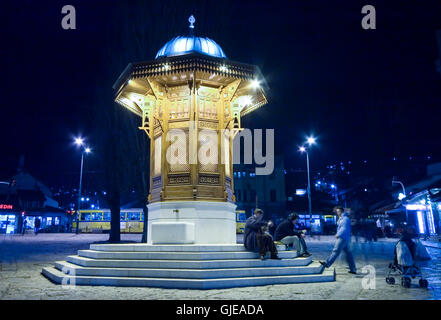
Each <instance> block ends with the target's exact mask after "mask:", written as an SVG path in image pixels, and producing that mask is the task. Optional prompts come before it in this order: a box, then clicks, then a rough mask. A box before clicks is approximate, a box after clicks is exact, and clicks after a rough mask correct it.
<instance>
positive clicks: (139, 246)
mask: <svg viewBox="0 0 441 320" xmlns="http://www.w3.org/2000/svg"><path fill="white" fill-rule="evenodd" d="M90 249H91V250H96V251H118V252H125V251H130V252H134V251H135V252H138V251H146V252H158V251H165V252H170V251H171V252H219V251H235V252H237V251H246V249H245V247H244V246H243V244H204V245H194V244H180V245H161V244H155V245H151V244H145V243H129V244H107V243H106V244H91V245H90ZM277 249H278V250H280V251H284V250H285V246H277Z"/></svg>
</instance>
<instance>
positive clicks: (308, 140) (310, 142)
mask: <svg viewBox="0 0 441 320" xmlns="http://www.w3.org/2000/svg"><path fill="white" fill-rule="evenodd" d="M306 143H307V144H308V145H309V146H312V145H314V144H316V138H314V137H312V136H311V137H307V138H306ZM299 151H300V152H302V153H303V152H305V153H306V168H307V172H308V205H309V224H310V228H311V229H312V206H311V177H310V174H309V153H308V149H306V147H305V146H301V147H300V148H299ZM311 236H312V233H311Z"/></svg>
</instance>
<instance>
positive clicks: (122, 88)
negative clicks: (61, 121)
mask: <svg viewBox="0 0 441 320" xmlns="http://www.w3.org/2000/svg"><path fill="white" fill-rule="evenodd" d="M183 73H187V74H188V75H189V76H190V77H193V76H194V75H196V74H198V75H199V76H201V75H205V76H207V77H208V76H212V77H214V76H221V77H224V78H227V79H230V80H228V81H235V80H244V81H243V82H242V85H243V86H246V85H247V83H248V84H249V83H250V82H251V81H253V80H256V79H258V80H259V82H260V88H259V89H258V90H259V91H260V92H259V94H258V99H257V101H256V102H255V103H253V104H252V105H249V106H247V107H245V108H244V109H243V110H242V111H241V116H244V115H246V114H248V113H250V112H251V111H254V110H256V109H257V108H260V107H261V106H263V105H264V104H266V103H267V99H266V97H265V91H267V90H268V85H267V83H266V81H265V78H264V77H263V76H262V73H261V72H260V69H259V68H258V67H257V66H254V65H250V64H245V63H240V62H236V61H231V60H227V59H224V58H216V57H211V56H207V55H203V54H199V53H192V54H186V55H181V56H173V57H165V58H160V59H157V60H153V61H144V62H136V63H131V64H129V65H128V66H127V67H126V69H125V70H124V71H123V73H122V74H121V75H120V77H119V78H118V80H117V81H116V82H115V84H114V85H113V88H114V90H115V101H116V102H118V103H120V104H121V105H123V106H124V107H126V108H127V107H129V109H130V110H131V111H132V112H135V113H137V114H139V112H142V111H141V110H137V108H135V107H133V106H131V107H130V106H128V103H127V102H126V103H122V100H123V99H122V98H121V97H124V96H125V92H126V89H127V86H128V84H129V81H130V80H135V81H136V80H137V79H144V80H146V86H147V87H148V88H150V89H152V88H151V83H150V82H149V81H148V80H147V79H152V78H156V80H157V81H158V82H166V80H165V79H166V78H169V77H173V76H178V75H180V74H181V75H182V74H183ZM188 80H190V78H187V81H188ZM201 81H203V82H204V83H207V84H209V82H210V79H209V78H207V79H201ZM130 91H132V88H131V89H130ZM153 91H154V90H153Z"/></svg>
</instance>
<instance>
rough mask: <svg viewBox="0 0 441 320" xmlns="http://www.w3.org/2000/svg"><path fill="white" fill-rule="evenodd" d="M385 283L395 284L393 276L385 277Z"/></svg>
mask: <svg viewBox="0 0 441 320" xmlns="http://www.w3.org/2000/svg"><path fill="white" fill-rule="evenodd" d="M386 283H387V284H395V278H394V277H387V278H386Z"/></svg>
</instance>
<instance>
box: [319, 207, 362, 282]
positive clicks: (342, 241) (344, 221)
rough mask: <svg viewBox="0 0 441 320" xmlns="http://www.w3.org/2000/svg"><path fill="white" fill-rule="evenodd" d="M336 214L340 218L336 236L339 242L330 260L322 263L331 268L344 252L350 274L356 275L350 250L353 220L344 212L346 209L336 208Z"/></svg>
mask: <svg viewBox="0 0 441 320" xmlns="http://www.w3.org/2000/svg"><path fill="white" fill-rule="evenodd" d="M334 212H335V213H337V215H338V217H339V219H338V221H337V234H336V235H335V237H336V238H337V241H336V242H335V245H334V249H333V250H332V253H331V255H330V256H329V258H328V259H327V260H326V261H320V263H321V264H322V265H323V266H325V267H326V268H329V267H330V266H331V265H332V264H333V263H334V261H335V260H336V259H337V258H338V256H339V255H340V253H341V252H342V251H344V252H345V254H346V261H347V263H348V265H349V273H352V274H356V273H357V268H356V266H355V262H354V257H353V256H352V252H351V249H350V242H351V220H350V219H349V215H348V214H347V213H346V212H344V209H343V208H342V207H340V206H338V207H335V208H334Z"/></svg>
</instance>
